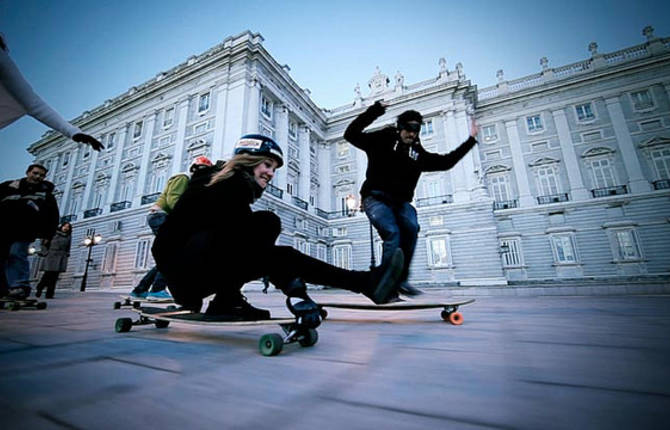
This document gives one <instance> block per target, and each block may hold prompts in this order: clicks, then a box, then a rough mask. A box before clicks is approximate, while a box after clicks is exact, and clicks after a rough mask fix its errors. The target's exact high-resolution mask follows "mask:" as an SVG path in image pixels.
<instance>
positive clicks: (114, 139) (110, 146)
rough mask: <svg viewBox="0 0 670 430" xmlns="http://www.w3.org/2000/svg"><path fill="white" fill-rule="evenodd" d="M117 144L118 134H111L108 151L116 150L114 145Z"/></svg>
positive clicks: (108, 136) (108, 138)
mask: <svg viewBox="0 0 670 430" xmlns="http://www.w3.org/2000/svg"><path fill="white" fill-rule="evenodd" d="M115 144H116V133H113V132H112V133H109V134H108V135H107V149H108V150H109V149H112V148H114V145H115Z"/></svg>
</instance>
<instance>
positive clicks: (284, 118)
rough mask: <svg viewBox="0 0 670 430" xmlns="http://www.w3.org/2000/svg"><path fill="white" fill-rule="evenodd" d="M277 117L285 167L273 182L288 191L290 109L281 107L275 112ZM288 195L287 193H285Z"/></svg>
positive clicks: (277, 131) (278, 141) (277, 173)
mask: <svg viewBox="0 0 670 430" xmlns="http://www.w3.org/2000/svg"><path fill="white" fill-rule="evenodd" d="M274 115H275V135H276V139H275V140H276V141H277V143H278V144H279V147H280V148H281V152H282V154H284V167H282V168H281V169H279V170H277V172H276V173H275V177H274V179H273V180H272V185H274V186H275V187H277V188H279V189H282V190H286V176H287V173H286V172H287V171H288V166H286V165H287V164H288V107H287V106H286V105H279V106H277V108H276V109H275V111H274ZM284 194H286V193H284Z"/></svg>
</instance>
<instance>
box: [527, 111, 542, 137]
mask: <svg viewBox="0 0 670 430" xmlns="http://www.w3.org/2000/svg"><path fill="white" fill-rule="evenodd" d="M526 126H527V127H528V132H529V133H537V132H540V131H542V130H544V125H543V124H542V117H540V115H533V116H527V117H526Z"/></svg>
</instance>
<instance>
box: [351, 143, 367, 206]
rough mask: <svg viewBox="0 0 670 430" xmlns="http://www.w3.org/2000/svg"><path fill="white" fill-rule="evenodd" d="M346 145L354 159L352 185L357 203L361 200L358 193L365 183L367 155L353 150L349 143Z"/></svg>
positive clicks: (358, 150)
mask: <svg viewBox="0 0 670 430" xmlns="http://www.w3.org/2000/svg"><path fill="white" fill-rule="evenodd" d="M348 145H349V150H350V151H354V154H355V159H356V185H354V190H353V191H354V195H355V196H356V201H359V200H360V198H361V196H360V194H359V193H360V190H361V187H362V186H363V182H365V172H366V171H367V169H368V155H367V153H366V152H365V151H362V150H360V149H358V148H355V147H354V146H353V145H351V144H350V143H348Z"/></svg>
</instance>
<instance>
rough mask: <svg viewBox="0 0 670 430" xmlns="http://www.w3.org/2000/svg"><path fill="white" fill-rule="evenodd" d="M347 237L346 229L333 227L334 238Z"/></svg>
mask: <svg viewBox="0 0 670 430" xmlns="http://www.w3.org/2000/svg"><path fill="white" fill-rule="evenodd" d="M346 235H347V228H346V227H333V237H344V236H346Z"/></svg>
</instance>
